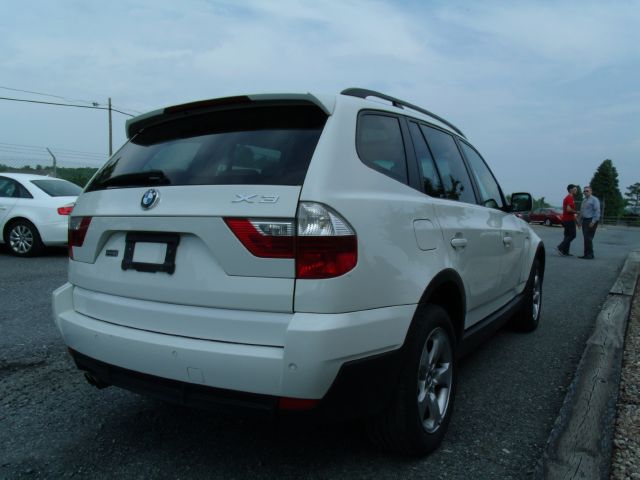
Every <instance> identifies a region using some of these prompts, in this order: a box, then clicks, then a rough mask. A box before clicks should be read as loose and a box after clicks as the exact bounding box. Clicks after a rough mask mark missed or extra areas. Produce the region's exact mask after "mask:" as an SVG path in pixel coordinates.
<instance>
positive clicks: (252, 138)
mask: <svg viewBox="0 0 640 480" xmlns="http://www.w3.org/2000/svg"><path fill="white" fill-rule="evenodd" d="M326 118H327V117H326V115H325V114H324V113H323V112H322V111H321V110H320V109H318V108H317V107H315V106H307V105H284V106H283V105H279V106H269V107H252V108H244V109H238V110H226V111H218V112H213V113H211V112H209V113H205V114H199V115H191V116H187V117H185V118H180V119H177V120H170V121H166V122H164V123H160V124H159V125H155V126H150V127H147V128H145V129H144V130H142V132H140V133H139V134H138V135H136V136H135V137H134V138H133V139H132V140H131V141H130V142H129V143H127V144H126V145H125V146H124V147H122V149H120V151H118V152H117V153H116V154H115V155H114V156H113V157H112V158H111V160H109V162H107V164H106V165H105V166H104V167H103V168H102V169H101V170H100V172H99V173H98V174H97V175H96V177H95V178H94V180H93V181H92V182H91V183H90V184H89V186H88V187H87V191H94V190H103V189H108V188H126V187H143V186H152V185H234V184H239V185H302V183H303V181H304V177H305V175H306V173H307V168H308V166H309V162H310V160H311V157H312V155H313V152H314V150H315V148H316V145H317V143H318V139H319V137H320V133H321V132H322V128H323V127H324V123H325V121H326Z"/></svg>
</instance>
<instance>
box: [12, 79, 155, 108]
mask: <svg viewBox="0 0 640 480" xmlns="http://www.w3.org/2000/svg"><path fill="white" fill-rule="evenodd" d="M0 88H1V89H3V90H10V91H12V92H22V93H31V94H33V95H42V96H44V97H53V98H59V99H60V100H65V101H67V102H82V103H88V104H90V105H92V106H94V107H98V106H101V105H104V104H101V103H99V102H95V101H93V100H82V99H78V98H69V97H63V96H61V95H54V94H53V93H43V92H34V91H33V90H22V89H20V88H13V87H5V86H3V85H0ZM118 108H121V107H118ZM123 110H130V111H132V112H135V113H137V114H138V115H140V114H141V113H143V112H141V111H139V110H134V109H133V108H125V109H123Z"/></svg>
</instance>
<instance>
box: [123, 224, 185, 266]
mask: <svg viewBox="0 0 640 480" xmlns="http://www.w3.org/2000/svg"><path fill="white" fill-rule="evenodd" d="M125 241H126V245H125V249H124V258H123V259H122V264H121V266H122V270H136V271H138V272H148V273H156V272H165V273H168V274H169V275H173V273H174V272H175V271H176V252H177V251H178V244H179V243H180V234H178V233H155V232H127V237H126V240H125ZM137 243H160V244H165V245H166V253H165V257H164V262H163V263H150V262H138V261H134V252H135V249H136V244H137Z"/></svg>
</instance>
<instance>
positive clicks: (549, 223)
mask: <svg viewBox="0 0 640 480" xmlns="http://www.w3.org/2000/svg"><path fill="white" fill-rule="evenodd" d="M544 224H545V226H547V227H550V226H551V220H549V219H548V218H546V219H545V220H544Z"/></svg>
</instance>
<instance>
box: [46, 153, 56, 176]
mask: <svg viewBox="0 0 640 480" xmlns="http://www.w3.org/2000/svg"><path fill="white" fill-rule="evenodd" d="M47 152H49V155H51V157H53V176H54V177H56V178H57V177H58V167H57V165H56V156H55V155H54V154H53V152H52V151H51V150H49V148H48V147H47Z"/></svg>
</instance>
